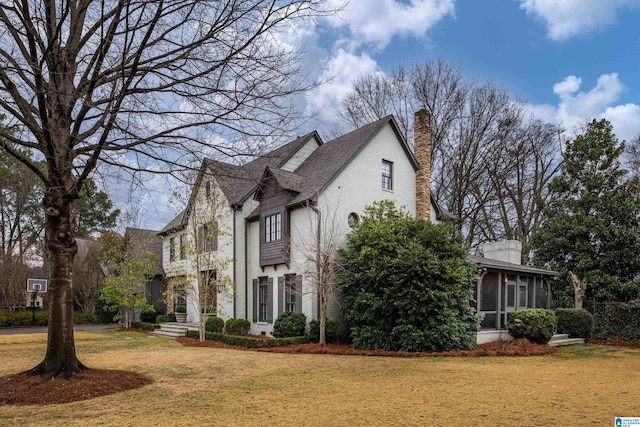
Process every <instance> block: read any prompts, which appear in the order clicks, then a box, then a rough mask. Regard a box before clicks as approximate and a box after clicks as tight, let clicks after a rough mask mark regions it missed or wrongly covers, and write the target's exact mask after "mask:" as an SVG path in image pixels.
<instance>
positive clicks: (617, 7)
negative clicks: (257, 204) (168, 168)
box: [140, 0, 640, 229]
mask: <svg viewBox="0 0 640 427" xmlns="http://www.w3.org/2000/svg"><path fill="white" fill-rule="evenodd" d="M331 1H332V2H334V3H335V4H338V3H341V2H342V0H331ZM639 26H640V1H639V0H411V1H409V0H404V1H398V0H351V1H350V3H349V4H348V5H347V6H346V8H345V9H344V10H343V11H342V12H341V13H340V15H339V16H336V17H332V18H329V19H323V20H320V21H318V22H316V23H315V24H313V25H312V24H309V25H307V26H303V27H298V28H295V29H291V30H290V31H289V33H285V34H282V35H281V38H282V40H283V41H285V42H286V43H290V44H292V45H302V44H304V45H305V46H306V47H307V51H308V54H307V64H306V67H307V69H308V70H309V73H310V75H311V76H313V77H316V78H327V77H330V78H331V80H330V81H329V82H328V83H327V84H325V85H323V86H321V87H320V88H318V89H317V90H315V91H314V92H313V93H310V94H309V95H308V96H306V97H305V102H306V103H307V106H306V107H307V111H316V110H317V109H320V110H321V111H320V113H319V114H318V115H317V117H316V118H317V119H318V122H316V123H315V125H316V127H317V128H318V129H319V130H320V132H321V135H323V137H325V139H328V137H327V132H323V128H324V129H331V127H332V126H333V124H334V123H335V122H336V121H337V118H336V112H337V109H338V108H339V105H340V101H341V100H342V97H344V95H345V94H346V93H347V92H348V91H349V89H350V85H351V81H352V80H353V79H356V78H358V77H359V76H361V75H363V74H364V73H367V72H378V73H384V74H386V73H389V72H390V71H391V70H392V69H394V68H395V67H397V66H399V65H411V64H415V63H423V62H425V61H427V60H429V59H436V58H443V59H444V60H445V61H447V62H450V63H452V64H455V65H458V66H460V67H461V68H462V69H463V71H464V73H465V75H467V76H470V77H474V78H476V79H478V80H479V81H490V82H492V83H494V84H498V85H502V86H504V87H505V88H506V89H507V90H508V91H509V93H510V94H512V95H513V96H516V97H518V98H519V99H520V100H521V101H522V102H524V103H526V104H529V106H530V108H531V111H532V113H533V114H535V115H537V116H538V117H540V118H542V119H544V120H547V121H552V122H556V123H559V124H561V125H562V126H564V127H565V128H566V129H567V130H568V131H572V130H574V129H576V128H577V127H579V126H580V125H582V124H584V123H585V122H586V120H588V119H592V118H602V117H605V118H607V119H609V120H610V121H611V122H612V123H613V125H614V131H615V132H616V133H617V134H618V137H619V138H620V139H630V138H632V137H633V136H635V135H636V134H638V133H640V74H639V71H640V37H639V35H640V29H639ZM307 130H309V129H303V130H301V131H307ZM156 182H157V184H158V187H159V189H160V188H167V187H166V186H167V184H166V183H163V181H161V180H160V179H158V180H157V181H156ZM164 193H166V192H163V191H162V190H160V192H159V193H157V194H155V195H154V194H145V195H143V196H142V199H141V200H140V203H141V204H142V206H143V210H146V214H145V219H144V221H143V223H142V224H141V225H142V226H145V227H149V228H155V229H159V228H161V227H162V226H164V224H166V222H168V221H169V220H170V219H171V218H172V216H173V214H174V213H175V212H174V211H175V208H168V207H166V204H165V203H164V202H165V201H166V200H167V199H166V194H164ZM154 200H155V202H154ZM158 201H160V202H158Z"/></svg>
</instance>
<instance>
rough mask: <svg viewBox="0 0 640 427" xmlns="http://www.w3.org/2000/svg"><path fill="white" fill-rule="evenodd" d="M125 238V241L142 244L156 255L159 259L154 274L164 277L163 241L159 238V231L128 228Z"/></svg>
mask: <svg viewBox="0 0 640 427" xmlns="http://www.w3.org/2000/svg"><path fill="white" fill-rule="evenodd" d="M124 236H125V239H131V240H134V241H135V242H137V243H142V244H143V245H144V246H146V247H147V248H148V249H149V250H150V251H151V252H153V253H155V254H156V255H157V257H158V259H157V261H156V264H155V265H154V266H153V274H154V275H156V276H164V269H163V268H162V239H161V238H160V237H159V236H158V231H157V230H147V229H144V228H131V227H127V229H126V230H125V232H124Z"/></svg>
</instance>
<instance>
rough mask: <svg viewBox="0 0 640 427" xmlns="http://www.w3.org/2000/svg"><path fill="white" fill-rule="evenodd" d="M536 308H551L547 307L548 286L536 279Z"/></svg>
mask: <svg viewBox="0 0 640 427" xmlns="http://www.w3.org/2000/svg"><path fill="white" fill-rule="evenodd" d="M536 307H538V308H549V307H548V306H547V291H546V284H545V282H544V281H543V280H541V279H540V278H536Z"/></svg>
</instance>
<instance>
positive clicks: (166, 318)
mask: <svg viewBox="0 0 640 427" xmlns="http://www.w3.org/2000/svg"><path fill="white" fill-rule="evenodd" d="M175 321H176V315H175V314H173V313H169V314H159V315H157V316H156V323H165V322H175Z"/></svg>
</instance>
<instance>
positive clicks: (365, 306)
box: [337, 200, 479, 351]
mask: <svg viewBox="0 0 640 427" xmlns="http://www.w3.org/2000/svg"><path fill="white" fill-rule="evenodd" d="M340 257H341V263H340V267H341V268H340V270H339V274H338V281H337V284H338V286H339V287H340V290H341V291H342V295H343V304H342V313H343V317H344V319H345V320H346V321H347V324H348V326H349V327H350V329H351V338H352V340H353V344H354V346H355V347H356V348H359V349H385V350H394V351H398V350H404V351H447V350H454V349H469V348H473V347H474V346H475V332H476V330H477V326H478V323H479V316H477V314H476V313H475V310H474V309H473V308H471V306H470V304H469V301H472V300H473V288H474V285H475V283H476V279H477V276H476V270H477V267H476V266H475V265H473V264H471V263H470V262H469V260H468V251H467V248H466V247H465V246H464V243H463V239H462V236H461V234H460V232H459V230H457V229H456V227H454V226H453V225H451V224H447V223H443V224H433V223H431V222H429V221H424V220H419V219H415V218H413V217H412V216H411V215H409V214H408V213H406V212H403V211H401V210H398V209H396V207H395V206H394V204H393V202H391V201H388V200H387V201H383V202H378V203H375V204H374V205H373V206H371V207H368V208H366V209H365V214H364V215H363V217H362V220H361V221H360V224H359V225H358V226H357V227H355V228H354V229H353V231H352V232H351V233H350V234H349V236H348V237H347V242H346V245H345V246H344V248H343V249H342V250H341V251H340Z"/></svg>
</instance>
